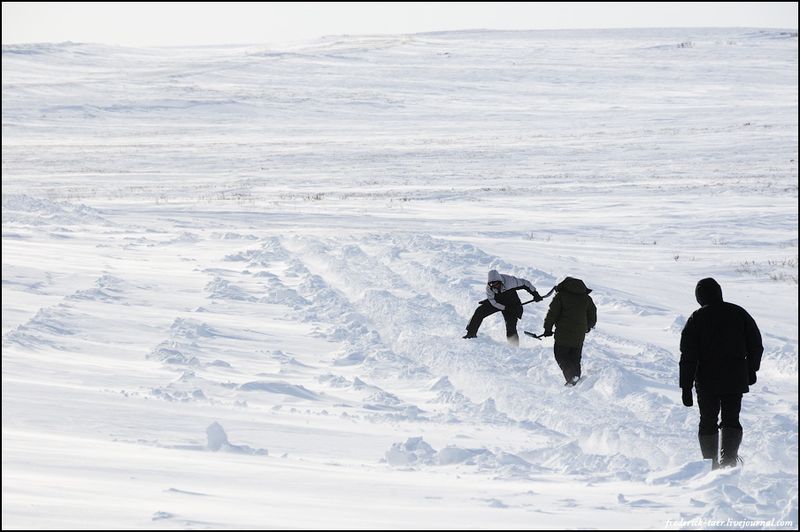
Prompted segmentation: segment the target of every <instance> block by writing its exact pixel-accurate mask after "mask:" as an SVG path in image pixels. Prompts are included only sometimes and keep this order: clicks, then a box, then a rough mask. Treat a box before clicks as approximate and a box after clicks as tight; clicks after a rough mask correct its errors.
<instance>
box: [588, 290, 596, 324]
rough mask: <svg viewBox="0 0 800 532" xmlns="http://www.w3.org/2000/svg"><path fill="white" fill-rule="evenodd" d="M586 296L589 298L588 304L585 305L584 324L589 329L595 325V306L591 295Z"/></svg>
mask: <svg viewBox="0 0 800 532" xmlns="http://www.w3.org/2000/svg"><path fill="white" fill-rule="evenodd" d="M586 297H588V298H589V304H588V305H587V306H586V324H587V325H588V326H589V329H591V328H593V327H594V326H595V325H597V307H596V306H595V304H594V301H592V298H591V297H589V296H586Z"/></svg>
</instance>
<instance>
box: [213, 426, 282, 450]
mask: <svg viewBox="0 0 800 532" xmlns="http://www.w3.org/2000/svg"><path fill="white" fill-rule="evenodd" d="M206 436H207V439H208V443H207V444H206V448H207V449H208V450H209V451H213V452H219V451H222V452H228V453H237V454H254V455H263V456H266V455H268V454H269V451H267V449H253V448H252V447H248V446H247V445H233V444H232V443H230V442H229V441H228V435H227V434H226V432H225V429H224V428H222V425H220V424H219V423H218V422H216V421H215V422H213V423H212V424H211V425H209V426H208V427H207V428H206Z"/></svg>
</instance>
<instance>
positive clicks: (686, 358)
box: [679, 277, 764, 468]
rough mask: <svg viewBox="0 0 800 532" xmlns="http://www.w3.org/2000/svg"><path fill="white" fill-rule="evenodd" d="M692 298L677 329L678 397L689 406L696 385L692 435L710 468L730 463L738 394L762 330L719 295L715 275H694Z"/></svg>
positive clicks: (755, 364) (755, 360)
mask: <svg viewBox="0 0 800 532" xmlns="http://www.w3.org/2000/svg"><path fill="white" fill-rule="evenodd" d="M695 298H696V299H697V302H698V303H699V304H700V308H699V309H697V310H696V311H694V312H693V313H692V315H691V316H690V317H689V319H688V320H686V325H685V326H684V328H683V332H682V333H681V346H680V347H681V360H680V375H679V384H680V387H681V389H682V390H683V393H682V401H683V404H684V405H685V406H693V403H694V401H693V398H692V387H694V388H696V389H697V404H698V407H699V409H700V423H699V426H698V431H697V436H698V440H699V442H700V451H701V452H702V454H703V458H706V459H709V458H710V459H711V461H712V468H717V467H719V466H734V465H736V462H737V460H738V452H739V445H740V444H741V442H742V433H743V430H742V425H741V423H740V422H739V413H740V411H741V408H742V394H744V393H747V392H749V391H750V385H752V384H755V382H756V372H757V371H758V370H759V368H760V366H761V355H762V354H763V352H764V347H763V345H762V343H761V333H760V332H759V330H758V326H757V325H756V322H755V320H753V318H752V317H751V316H750V314H748V313H747V311H746V310H744V309H743V308H742V307H740V306H738V305H734V304H733V303H727V302H725V301H723V299H722V288H721V287H720V286H719V284H718V283H717V282H716V281H715V280H714V279H712V278H710V277H708V278H706V279H701V280H700V281H698V283H697V286H696V288H695ZM720 415H721V418H722V420H721V421H720ZM720 428H721V429H722V439H721V442H720V437H719V430H718V429H720Z"/></svg>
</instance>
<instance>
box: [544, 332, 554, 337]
mask: <svg viewBox="0 0 800 532" xmlns="http://www.w3.org/2000/svg"><path fill="white" fill-rule="evenodd" d="M542 336H553V331H545V332H543V333H542Z"/></svg>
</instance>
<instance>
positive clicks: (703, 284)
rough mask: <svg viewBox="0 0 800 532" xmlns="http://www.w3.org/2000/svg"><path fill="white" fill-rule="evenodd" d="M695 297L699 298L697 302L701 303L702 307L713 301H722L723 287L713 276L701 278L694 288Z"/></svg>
mask: <svg viewBox="0 0 800 532" xmlns="http://www.w3.org/2000/svg"><path fill="white" fill-rule="evenodd" d="M694 297H695V298H696V299H697V302H698V303H700V306H701V307H704V306H706V305H710V304H712V303H721V302H722V287H720V286H719V283H717V281H715V280H714V279H712V278H711V277H707V278H705V279H700V280H699V281H697V287H696V288H695V289H694Z"/></svg>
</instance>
